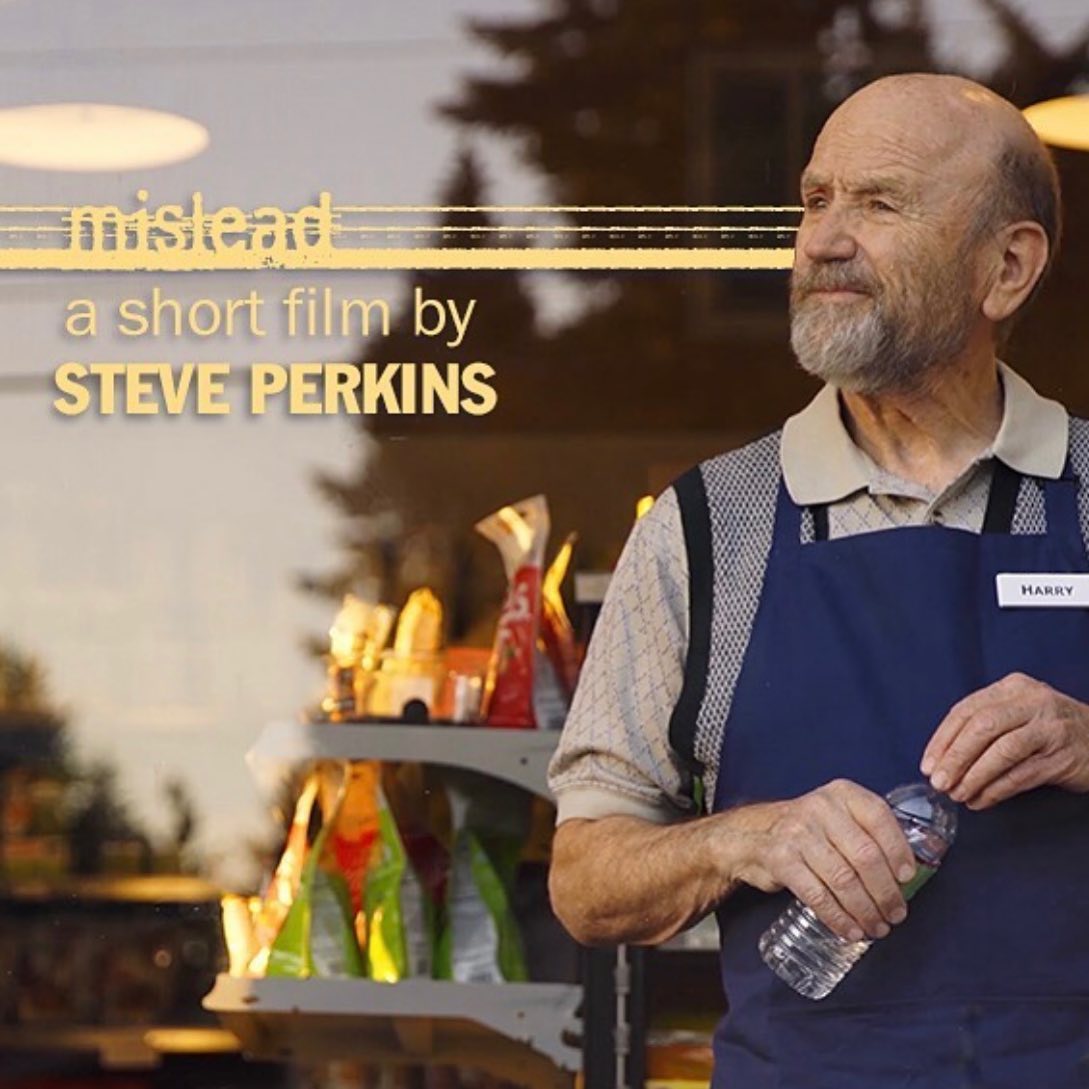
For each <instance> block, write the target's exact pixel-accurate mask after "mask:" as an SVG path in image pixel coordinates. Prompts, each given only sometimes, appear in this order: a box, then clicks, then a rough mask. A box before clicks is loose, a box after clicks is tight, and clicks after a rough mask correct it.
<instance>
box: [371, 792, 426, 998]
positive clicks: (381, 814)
mask: <svg viewBox="0 0 1089 1089" xmlns="http://www.w3.org/2000/svg"><path fill="white" fill-rule="evenodd" d="M363 911H364V915H365V920H366V936H367V942H366V974H367V976H368V978H370V979H374V980H378V981H380V982H382V983H397V982H398V981H400V980H402V979H409V978H411V977H413V976H424V977H430V975H431V962H432V948H433V945H434V917H433V912H432V911H431V905H430V901H429V899H428V897H427V896H426V894H425V892H424V889H423V886H422V884H421V883H420V880H419V878H418V877H417V876H416V872H415V870H414V869H413V866H412V863H411V862H410V860H409V857H408V854H407V852H406V851H405V845H404V843H403V841H402V840H401V834H400V832H398V830H397V823H396V821H395V820H394V817H393V812H392V810H391V809H390V807H389V803H388V802H387V801H386V796H385V792H384V791H383V790H382V788H381V787H379V788H378V840H377V842H376V844H375V848H374V851H373V853H372V855H371V862H370V866H369V868H368V870H367V875H366V879H365V882H364V888H363Z"/></svg>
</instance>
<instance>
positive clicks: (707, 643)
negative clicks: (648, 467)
mask: <svg viewBox="0 0 1089 1089" xmlns="http://www.w3.org/2000/svg"><path fill="white" fill-rule="evenodd" d="M673 491H674V494H675V495H676V497H677V505H678V506H679V507H680V512H681V526H682V528H683V530H684V544H685V550H686V552H687V554H688V651H687V653H686V655H685V663H684V681H683V683H682V686H681V694H680V697H679V698H678V700H677V703H676V704H675V705H674V708H673V714H672V715H671V716H670V719H669V744H670V747H671V748H672V749H673V751H674V752H675V753H676V754H677V756H678V757H679V758H680V760H681V761H682V763H683V764H684V765H685V767H687V769H688V770H689V771H690V772H691V773H692V774H693V775H694V776H696V777H699V776H701V775H702V774H703V765H702V764H701V763H700V762H699V760H697V759H696V725H697V723H698V720H699V713H700V708H701V707H702V706H703V698H704V695H705V693H706V690H707V675H708V672H709V670H710V660H711V610H712V603H713V601H714V559H713V555H712V551H711V513H710V508H709V506H708V502H707V486H706V484H705V483H704V480H703V473H702V472H701V471H700V467H699V466H698V465H697V466H696V467H695V468H694V469H690V470H689V471H688V472H687V473H685V474H684V475H683V476H682V477H680V478H679V479H678V480H677V481H676V482H675V483H674V485H673Z"/></svg>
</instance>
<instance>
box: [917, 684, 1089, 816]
mask: <svg viewBox="0 0 1089 1089" xmlns="http://www.w3.org/2000/svg"><path fill="white" fill-rule="evenodd" d="M920 767H921V768H922V772H923V774H924V775H926V776H929V778H930V782H931V784H932V785H933V787H934V789H935V790H942V791H945V792H946V793H947V794H949V796H950V797H951V798H953V800H954V801H958V802H964V803H965V804H966V805H967V806H968V808H969V809H987V808H988V807H990V806H992V805H996V804H997V803H998V802H1003V801H1005V800H1006V799H1007V798H1012V797H1013V796H1014V795H1016V794H1021V793H1023V792H1024V791H1026V790H1033V789H1034V788H1036V787H1039V786H1059V787H1065V788H1066V789H1067V790H1072V791H1076V792H1079V793H1085V792H1086V791H1089V706H1086V704H1084V703H1079V702H1078V701H1077V700H1074V699H1071V698H1070V697H1069V696H1064V695H1063V694H1062V693H1061V692H1056V691H1055V689H1053V688H1051V687H1049V686H1048V685H1046V684H1044V683H1043V682H1042V681H1037V680H1034V679H1033V678H1032V677H1026V676H1025V675H1024V674H1023V673H1011V674H1010V675H1009V676H1008V677H1004V678H1003V679H1002V680H1000V681H997V682H995V683H994V684H992V685H988V686H987V687H986V688H981V689H980V690H979V691H978V692H973V693H972V694H971V695H970V696H966V697H965V698H964V699H962V700H961V701H960V703H958V704H956V706H954V707H953V709H952V710H951V711H950V712H949V714H947V715H946V716H945V718H944V719H943V721H942V723H941V725H939V726H938V728H937V730H935V731H934V736H933V737H932V738H931V739H930V743H929V744H928V745H927V747H926V751H925V752H924V753H923V759H922V763H921V764H920Z"/></svg>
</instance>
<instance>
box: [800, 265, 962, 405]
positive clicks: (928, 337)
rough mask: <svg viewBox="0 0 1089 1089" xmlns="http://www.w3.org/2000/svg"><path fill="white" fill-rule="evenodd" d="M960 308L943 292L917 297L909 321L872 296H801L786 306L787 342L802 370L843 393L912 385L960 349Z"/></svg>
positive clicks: (864, 392) (922, 381)
mask: <svg viewBox="0 0 1089 1089" xmlns="http://www.w3.org/2000/svg"><path fill="white" fill-rule="evenodd" d="M943 286H944V285H943ZM965 309H966V308H965V307H964V306H963V305H962V306H960V307H957V308H956V311H955V312H954V311H953V310H952V309H951V308H950V299H949V298H948V297H946V298H943V299H941V300H940V301H939V300H938V299H926V300H919V302H918V309H917V311H916V312H917V313H918V314H919V315H920V319H919V320H918V321H917V322H915V323H909V322H907V321H904V320H896V319H895V318H893V317H891V316H890V315H889V314H888V312H887V310H886V309H885V307H884V306H882V303H881V300H880V299H877V298H875V297H873V296H869V297H868V298H867V299H866V300H865V301H860V302H858V303H820V302H819V301H814V300H812V299H803V300H802V301H801V303H800V304H796V305H792V307H791V315H790V317H791V321H790V344H791V347H792V348H793V349H794V354H795V356H796V357H797V359H798V363H799V364H800V365H801V367H802V369H803V370H804V371H807V372H808V373H809V374H812V375H813V376H814V377H816V378H819V379H821V380H822V381H824V382H827V383H829V384H830V385H833V386H836V387H837V388H839V389H842V390H845V391H846V392H848V393H859V394H875V393H884V392H892V391H904V390H913V389H917V388H918V387H919V386H920V385H922V384H923V383H924V381H925V379H926V376H927V374H928V372H929V371H930V370H931V369H932V368H933V367H934V366H935V365H937V364H939V363H942V362H944V361H947V360H949V359H952V358H954V357H955V356H957V355H958V354H959V353H960V352H961V351H962V350H963V348H964V345H965V343H966V342H967V339H968V332H969V315H968V314H967V313H966V312H965Z"/></svg>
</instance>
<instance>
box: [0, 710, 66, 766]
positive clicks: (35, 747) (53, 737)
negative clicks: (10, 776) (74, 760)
mask: <svg viewBox="0 0 1089 1089" xmlns="http://www.w3.org/2000/svg"><path fill="white" fill-rule="evenodd" d="M63 725H64V723H63V722H62V721H61V720H60V719H59V718H56V717H55V716H53V715H50V714H48V713H45V712H41V711H3V712H0V768H2V767H4V766H8V765H12V764H26V763H33V762H35V761H39V760H49V759H51V758H52V757H54V756H57V755H58V752H59V742H60V732H61V728H62V726H63Z"/></svg>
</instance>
